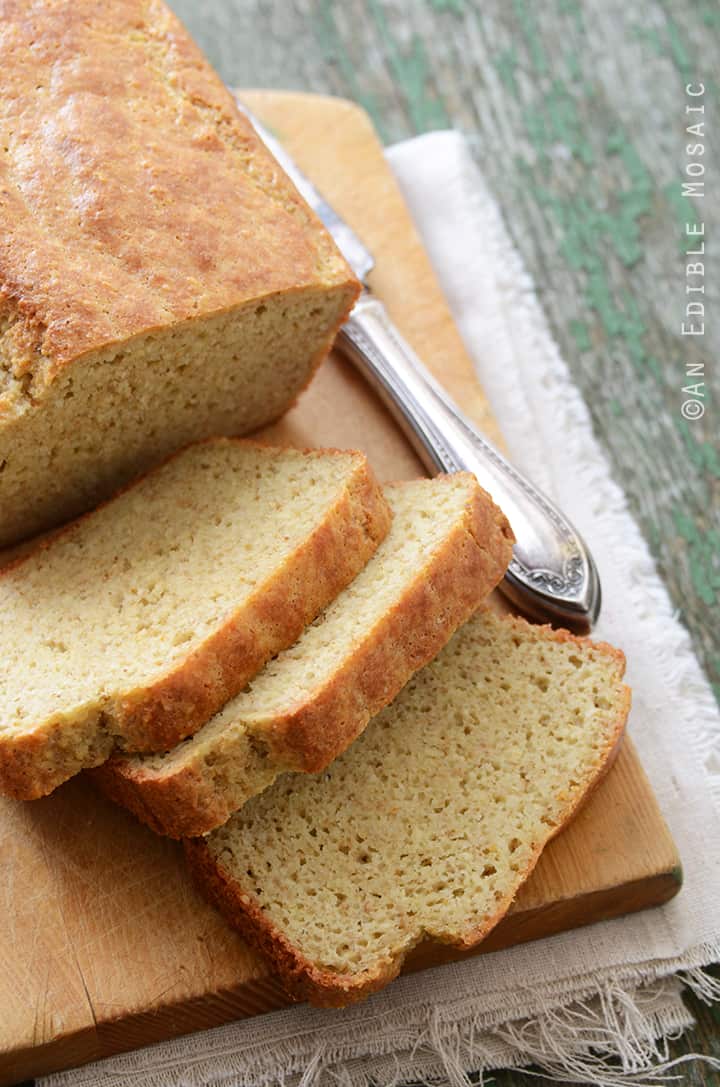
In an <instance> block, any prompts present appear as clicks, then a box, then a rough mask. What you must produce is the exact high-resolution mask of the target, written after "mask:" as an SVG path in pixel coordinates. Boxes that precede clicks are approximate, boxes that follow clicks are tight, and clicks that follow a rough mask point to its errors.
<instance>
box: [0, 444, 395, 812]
mask: <svg viewBox="0 0 720 1087" xmlns="http://www.w3.org/2000/svg"><path fill="white" fill-rule="evenodd" d="M222 440H223V441H237V442H240V444H244V445H258V444H260V443H251V442H245V441H243V440H242V439H222ZM328 455H330V456H332V455H333V451H328ZM356 458H357V464H356V468H355V470H354V472H353V474H352V476H351V477H350V478H349V480H348V484H347V486H346V488H345V490H344V492H343V493H342V495H341V497H340V498H339V499H338V501H337V502H336V503H335V505H334V506H333V508H332V509H331V510H330V511H329V513H328V516H327V517H326V519H325V520H324V521H323V523H322V524H320V525H318V527H317V528H316V529H315V531H314V532H313V533H312V534H311V535H310V536H309V537H308V539H307V540H305V541H304V542H303V544H302V545H301V546H300V547H298V548H297V549H296V550H295V552H293V554H292V555H291V556H289V557H288V559H287V560H286V562H285V563H284V565H283V567H282V568H281V569H280V570H279V571H277V572H276V573H275V574H274V575H273V577H272V578H271V579H269V580H268V582H266V583H265V584H264V585H261V586H259V587H258V589H257V591H256V592H255V593H254V594H253V596H252V597H251V598H250V600H249V601H248V602H247V603H246V604H244V605H243V606H242V607H241V608H239V609H238V610H237V611H236V612H235V614H234V615H232V616H231V618H230V619H228V620H227V621H226V622H225V623H224V624H223V626H222V627H220V628H219V629H218V630H217V631H216V632H215V633H214V634H213V635H212V636H211V637H209V638H208V639H207V640H206V641H205V643H204V644H203V645H202V646H200V647H199V648H198V649H197V650H196V651H195V652H193V653H192V654H190V655H189V656H188V657H187V658H186V659H185V660H184V661H183V662H182V663H180V664H179V665H178V666H177V667H175V668H174V669H173V670H172V671H171V672H169V673H168V674H167V675H166V676H165V677H164V678H163V679H161V680H159V681H158V682H156V683H155V684H153V685H152V686H151V687H148V688H143V689H141V690H138V691H136V692H134V693H133V694H131V695H127V696H125V697H123V698H119V699H117V700H112V701H110V700H107V701H106V702H105V703H103V704H102V705H101V706H100V707H99V708H98V707H94V708H90V709H89V710H88V711H87V712H86V713H85V714H82V713H77V714H76V715H75V718H74V720H73V721H72V722H68V721H67V720H63V719H62V718H58V720H52V721H48V722H43V723H39V726H38V728H37V729H35V730H34V731H25V732H23V733H20V734H19V735H18V734H13V732H12V731H5V732H0V791H2V792H3V793H5V794H6V795H9V796H12V797H15V798H16V799H19V800H30V799H35V798H37V797H38V796H43V795H46V794H47V793H48V792H51V791H52V789H53V788H55V787H56V786H57V785H59V784H60V783H61V782H62V781H65V780H67V778H68V777H71V776H72V774H74V773H77V772H78V771H79V770H81V769H83V768H84V767H92V766H95V765H97V764H98V763H101V762H103V761H104V760H105V759H107V758H108V756H109V754H110V752H111V750H112V748H113V746H114V745H115V744H117V743H118V742H119V743H121V744H122V746H123V748H124V749H125V750H130V751H132V750H135V751H153V750H154V751H158V750H167V749H169V748H171V747H173V746H175V744H177V743H179V742H180V741H181V740H182V739H183V738H184V737H186V736H188V735H190V734H191V733H193V732H195V731H197V729H198V728H200V727H201V726H202V725H203V724H205V723H206V721H207V720H208V719H209V718H210V717H211V716H212V715H213V714H214V713H215V712H216V711H217V710H218V709H220V707H221V706H222V705H223V704H224V703H225V702H226V701H227V700H228V699H229V698H232V697H233V696H234V695H236V694H237V693H238V692H239V691H240V690H241V689H242V688H243V687H244V686H245V684H246V683H247V682H248V680H249V679H250V678H251V677H252V676H253V675H255V673H256V672H257V671H259V669H260V668H261V667H262V666H263V664H264V663H265V662H266V661H267V660H268V659H269V658H270V657H271V656H272V655H273V654H274V653H277V652H279V651H280V650H281V649H283V648H285V647H286V646H288V645H291V644H292V643H293V641H295V640H296V639H297V637H298V636H299V634H300V632H301V631H302V629H303V627H304V626H305V625H306V624H307V623H308V622H310V621H311V620H312V619H313V618H314V617H315V615H317V613H318V612H319V611H321V610H322V608H323V607H324V606H325V605H326V604H328V603H329V602H330V601H331V600H332V599H334V597H335V596H337V594H338V593H339V592H340V591H341V590H342V589H343V588H345V586H346V585H347V584H349V582H350V581H351V580H352V579H353V577H354V576H355V575H356V574H357V573H358V572H359V570H361V569H362V567H363V566H364V565H365V563H366V562H367V561H368V559H369V558H370V556H371V555H372V554H373V552H374V551H375V550H376V548H377V546H378V544H379V543H380V542H381V540H382V539H383V538H384V537H385V535H386V533H387V531H388V529H389V527H390V521H391V513H390V510H389V507H388V505H387V502H386V501H385V498H384V497H383V494H382V491H381V489H380V487H379V485H378V483H377V482H376V480H375V478H374V476H373V474H372V471H371V469H370V467H369V465H368V463H367V460H366V459H365V457H364V456H363V455H362V454H361V453H358V454H356ZM170 459H172V458H170ZM136 482H139V481H136ZM125 489H127V488H125ZM86 516H92V514H89V515H86ZM66 531H68V532H70V531H72V526H70V527H69V528H68V529H67V530H66ZM55 538H57V537H55ZM38 547H39V548H45V547H52V540H51V541H50V542H48V543H45V542H41V543H40V544H39V545H38ZM32 554H33V552H31V553H30V554H29V555H26V556H23V558H21V559H19V560H18V563H22V562H25V561H27V560H28V559H29V558H30V557H31V555H32ZM11 568H15V564H14V565H13V567H11ZM5 574H6V571H2V572H0V577H2V576H4V575H5Z"/></svg>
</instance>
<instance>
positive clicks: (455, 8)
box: [430, 0, 465, 15]
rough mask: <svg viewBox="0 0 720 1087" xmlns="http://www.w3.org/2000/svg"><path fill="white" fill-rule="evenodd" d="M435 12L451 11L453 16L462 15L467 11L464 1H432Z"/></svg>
mask: <svg viewBox="0 0 720 1087" xmlns="http://www.w3.org/2000/svg"><path fill="white" fill-rule="evenodd" d="M430 7H431V8H432V9H433V11H449V12H451V13H452V14H453V15H462V14H463V12H464V10H465V3H464V0H430Z"/></svg>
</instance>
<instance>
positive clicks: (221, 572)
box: [0, 438, 391, 799]
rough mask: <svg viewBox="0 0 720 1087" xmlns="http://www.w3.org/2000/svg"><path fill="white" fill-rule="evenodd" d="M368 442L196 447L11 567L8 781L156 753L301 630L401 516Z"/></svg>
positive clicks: (6, 580) (3, 580) (25, 786)
mask: <svg viewBox="0 0 720 1087" xmlns="http://www.w3.org/2000/svg"><path fill="white" fill-rule="evenodd" d="M390 516H391V515H390V511H389V508H388V506H387V503H386V501H385V499H384V498H383V495H382V492H381V490H380V488H379V486H378V485H377V483H376V482H375V480H374V478H373V476H372V474H371V472H370V469H369V467H368V464H367V461H366V460H365V457H364V456H363V455H362V454H361V453H338V452H324V451H314V452H310V453H301V452H297V451H295V450H283V449H272V448H269V447H263V446H259V445H255V444H253V443H250V442H246V441H242V440H239V439H235V440H233V439H229V438H218V439H214V440H209V441H206V442H201V443H199V444H196V445H193V446H190V447H189V448H188V449H186V450H185V451H184V452H182V453H179V454H177V455H176V456H175V457H173V458H172V459H170V460H169V461H167V462H166V463H165V464H164V465H163V466H161V467H160V468H157V469H155V470H154V471H153V472H151V473H150V474H149V475H147V476H145V477H144V478H142V479H140V480H139V481H138V482H136V483H135V484H133V485H132V486H130V487H128V488H127V489H126V490H125V491H123V492H121V493H120V494H119V495H117V496H116V497H115V498H113V499H112V500H111V501H109V502H107V503H106V504H105V505H104V506H101V507H100V508H99V509H98V510H96V511H95V512H93V513H90V514H86V515H85V516H84V517H82V518H80V520H78V521H76V522H74V523H72V524H71V525H69V526H68V527H67V528H65V529H63V530H61V531H60V533H59V534H56V535H55V536H54V537H53V538H52V539H51V540H49V541H48V542H46V543H44V544H41V545H39V546H38V547H37V548H36V549H35V550H33V551H32V552H30V554H28V555H27V556H26V557H25V558H22V559H19V560H18V561H17V562H16V563H15V564H14V565H12V566H9V567H7V568H6V569H5V570H3V571H2V572H0V656H1V657H2V661H3V668H2V674H1V675H0V791H2V792H5V793H8V794H9V795H11V796H15V797H18V798H20V799H31V798H33V797H37V796H41V795H43V794H45V793H47V792H49V791H51V790H52V789H53V788H54V787H55V786H56V785H58V784H59V783H60V782H62V781H64V780H65V779H66V778H68V777H70V776H71V775H72V774H74V773H76V772H77V771H78V770H80V769H81V768H83V767H88V766H95V765H97V764H98V763H100V762H102V761H104V760H105V759H106V758H108V756H109V755H110V753H111V752H112V750H113V749H114V748H115V747H116V746H120V747H121V748H123V749H125V750H129V751H163V750H167V749H169V748H171V747H173V746H174V745H175V744H177V743H179V741H180V740H181V739H183V737H185V736H188V735H190V734H191V733H192V732H194V731H195V730H196V729H198V728H199V727H200V726H201V725H204V724H205V723H206V722H207V721H208V720H209V718H210V717H211V716H212V715H213V714H214V713H216V712H217V711H218V710H219V709H220V707H221V706H222V705H223V704H224V703H225V702H226V701H227V700H228V699H229V698H232V697H233V696H234V695H236V694H237V693H238V692H239V691H240V690H242V688H243V687H244V686H245V684H246V683H247V682H248V680H249V679H251V678H252V677H253V676H254V675H255V673H256V672H257V671H258V670H259V669H260V668H261V667H262V666H263V665H264V664H265V662H266V661H268V660H269V659H270V658H271V657H272V656H273V655H274V654H275V653H277V652H278V651H279V650H281V649H284V648H285V647H286V646H288V645H290V644H292V643H293V642H294V641H295V640H296V638H297V637H298V636H299V634H300V633H301V631H302V629H303V627H304V626H305V625H306V624H307V623H308V622H310V621H311V620H312V619H314V618H315V616H316V615H317V614H318V612H320V611H321V609H322V608H323V607H325V606H326V605H327V604H328V603H329V602H330V601H331V600H333V599H334V598H335V597H336V596H337V594H338V593H339V592H340V591H341V590H342V589H343V588H344V587H345V586H346V585H347V584H348V583H349V582H350V581H351V580H352V578H353V577H354V576H355V574H357V573H358V571H359V570H360V569H361V568H362V567H363V566H364V564H365V563H366V562H367V560H368V559H369V558H370V556H371V555H372V554H373V552H374V551H375V549H376V548H377V546H378V544H379V543H380V541H381V540H382V538H383V537H384V536H385V534H386V532H387V530H388V528H389V524H390Z"/></svg>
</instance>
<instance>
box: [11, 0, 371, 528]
mask: <svg viewBox="0 0 720 1087" xmlns="http://www.w3.org/2000/svg"><path fill="white" fill-rule="evenodd" d="M357 290H358V285H357V284H356V282H355V280H354V277H353V276H352V274H351V272H350V270H349V269H348V267H347V265H346V264H345V262H344V261H343V259H342V257H341V255H340V254H339V252H338V251H337V249H336V248H335V246H334V243H333V242H332V239H331V238H330V236H329V235H328V234H327V232H326V231H325V230H324V228H323V227H322V225H321V224H320V223H319V221H318V220H317V218H316V217H315V216H314V214H313V213H312V212H311V211H310V209H309V208H308V207H307V205H306V204H305V203H304V201H303V200H302V198H301V197H300V196H299V195H298V193H297V192H296V190H295V189H294V187H293V186H292V184H291V183H290V182H289V180H288V179H287V178H286V177H285V175H284V174H283V173H282V171H281V170H280V169H279V167H278V166H277V164H276V162H275V160H274V159H273V158H272V157H271V156H270V155H269V153H268V152H267V151H266V150H265V148H264V146H263V145H262V143H261V141H260V140H259V139H258V137H257V136H256V135H255V132H254V130H253V129H252V126H251V125H250V124H249V122H248V121H247V120H246V119H245V118H244V117H243V116H242V115H240V114H239V112H238V110H237V108H236V106H235V103H234V101H233V99H232V97H231V95H230V94H229V92H228V91H227V89H226V88H225V87H224V86H223V84H222V82H221V81H220V79H219V78H218V77H217V76H216V75H215V73H214V72H213V71H212V69H211V68H210V66H209V65H208V63H207V62H206V60H205V59H204V57H203V55H202V53H201V52H200V51H199V49H198V48H197V47H196V46H195V45H194V43H193V42H192V41H191V40H190V38H189V36H188V35H187V33H186V32H185V30H184V29H183V27H182V26H181V24H180V23H179V22H178V20H177V19H176V18H175V16H174V15H173V14H172V13H171V11H170V10H169V9H168V8H167V7H166V6H165V5H164V4H163V3H160V2H157V0H115V2H113V3H112V4H97V3H95V2H94V0H55V2H52V3H45V4H40V5H31V6H28V5H27V4H26V3H24V2H23V0H17V2H16V0H8V2H6V3H5V4H4V5H3V17H2V21H1V22H0V546H2V545H4V544H8V543H12V542H14V541H16V540H17V539H19V538H20V537H22V536H24V535H28V534H31V533H33V532H35V531H38V530H40V529H42V528H45V527H47V526H48V525H52V524H55V523H57V522H58V521H60V520H63V519H67V518H69V517H70V516H72V515H74V514H76V513H77V512H80V511H81V510H83V509H87V508H89V507H90V506H91V505H92V504H93V503H95V502H96V501H97V500H98V499H99V498H100V497H102V496H106V495H107V493H108V492H109V489H111V488H112V487H114V486H117V485H118V484H119V483H121V482H123V481H126V480H127V479H129V478H131V477H132V476H133V475H134V474H136V473H137V472H138V471H140V470H141V469H143V468H146V467H147V465H148V464H150V463H152V462H153V460H157V459H159V458H160V457H162V456H165V455H166V454H167V453H169V452H171V451H172V450H174V449H177V448H178V447H180V446H182V445H183V444H186V443H187V442H189V441H192V440H194V439H197V438H199V437H205V436H207V435H208V434H211V433H219V434H232V433H244V432H246V431H248V430H250V429H253V428H256V427H258V426H260V425H261V424H263V423H264V422H267V421H269V420H270V419H273V418H275V417H277V416H278V415H279V414H281V412H282V411H283V410H285V408H286V407H287V406H288V405H289V404H290V403H291V402H292V400H293V399H294V398H295V397H296V396H297V394H298V392H299V391H300V390H301V389H302V388H303V387H304V385H305V384H306V383H307V382H308V380H309V379H310V376H311V374H312V372H313V370H314V368H315V367H316V365H317V364H318V362H319V361H320V359H321V358H322V356H323V355H324V354H325V352H326V351H327V349H328V347H329V345H330V342H331V340H332V336H333V335H334V332H335V331H336V329H337V327H338V324H339V323H340V322H341V321H342V319H343V317H344V316H345V315H346V313H347V311H348V309H349V307H350V305H351V304H352V301H353V299H354V297H355V296H356V293H357Z"/></svg>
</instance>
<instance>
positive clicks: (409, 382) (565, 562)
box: [238, 103, 601, 631]
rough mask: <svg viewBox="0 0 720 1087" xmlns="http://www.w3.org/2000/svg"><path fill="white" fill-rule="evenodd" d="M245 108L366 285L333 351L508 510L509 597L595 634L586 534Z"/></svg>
mask: <svg viewBox="0 0 720 1087" xmlns="http://www.w3.org/2000/svg"><path fill="white" fill-rule="evenodd" d="M238 104H239V105H240V108H241V109H242V110H243V112H244V113H245V114H246V116H247V117H248V118H249V120H250V121H251V122H252V124H253V126H254V127H255V129H256V131H257V133H258V135H259V136H260V138H261V140H262V141H263V143H264V144H265V146H266V147H267V148H268V150H269V151H270V153H271V154H272V155H273V156H274V157H275V158H276V159H277V161H278V163H279V165H280V166H281V167H282V169H283V170H284V171H285V173H286V174H287V175H288V177H289V178H290V179H291V181H292V182H293V184H294V185H295V187H296V188H297V189H298V191H299V192H300V193H301V195H302V196H303V197H304V198H305V200H307V202H308V204H309V205H310V207H311V208H312V209H313V210H314V211H315V213H316V214H317V215H318V217H319V218H320V219H321V220H322V222H323V223H324V224H325V226H326V227H327V229H328V230H329V231H330V233H331V234H332V236H333V238H334V239H335V243H336V245H337V246H338V248H339V249H340V251H341V252H342V254H343V256H344V257H345V259H346V260H347V262H348V264H349V265H350V267H351V268H352V270H353V271H354V273H355V275H356V276H357V277H358V279H359V280H360V281H361V283H362V284H363V291H362V293H361V295H360V297H359V299H358V301H357V302H356V303H355V306H354V307H353V310H352V312H351V314H350V316H349V318H348V320H347V321H346V323H345V324H344V325H343V327H342V328H341V330H340V332H339V334H338V337H337V340H336V346H337V347H339V348H340V349H341V350H342V351H343V352H344V353H345V354H346V355H348V357H349V358H350V359H352V361H353V362H354V363H355V365H356V366H357V368H358V369H359V370H360V372H361V373H362V374H363V375H364V377H365V378H366V379H367V381H368V382H369V383H370V385H372V387H373V388H374V389H375V390H376V391H377V393H378V395H379V396H380V398H381V399H382V401H383V402H384V403H385V405H386V406H387V407H388V409H389V410H390V412H391V413H392V415H393V416H394V417H395V419H396V420H397V422H398V423H399V424H400V426H401V427H402V429H403V431H404V433H405V434H406V435H407V437H408V439H409V440H410V442H411V444H412V446H413V448H414V449H415V450H416V452H417V453H418V455H419V457H420V459H421V460H422V461H423V463H424V464H425V466H426V467H427V468H428V469H429V470H430V472H432V473H436V472H459V471H469V472H472V473H473V474H474V475H475V476H476V478H477V479H478V482H479V483H480V484H481V485H482V486H483V487H484V488H485V490H486V491H488V493H489V494H491V495H492V497H493V499H494V500H495V502H496V503H497V504H498V505H499V506H500V507H501V509H502V510H503V512H504V513H505V515H506V516H507V518H508V520H509V521H510V524H511V525H512V528H513V532H514V533H515V536H516V538H517V543H516V544H515V547H514V550H513V557H512V559H511V561H510V566H509V568H508V571H507V574H506V575H505V578H504V580H503V582H502V583H501V585H500V588H501V589H502V591H503V592H504V593H505V595H506V596H507V597H508V598H509V599H510V600H512V601H513V603H514V604H516V605H517V606H518V607H519V608H520V609H521V610H523V611H525V612H527V613H528V614H530V615H532V616H533V617H534V618H539V619H545V620H551V621H554V622H556V623H557V622H560V623H563V624H564V625H566V626H570V627H572V628H574V629H577V630H580V631H587V630H589V629H590V628H591V627H592V625H593V623H594V622H595V621H596V619H597V617H598V614H599V612H600V599H601V594H600V578H599V576H598V571H597V567H596V566H595V563H594V561H593V559H592V556H591V554H590V552H589V550H588V548H587V546H586V545H585V543H584V541H583V539H582V537H581V536H580V534H579V533H578V532H577V531H576V530H575V529H574V528H573V526H572V525H571V524H570V522H569V521H568V519H567V518H566V517H565V515H564V514H563V513H561V512H560V510H559V509H558V508H557V507H556V506H555V505H554V504H553V503H552V502H551V501H550V499H549V498H546V497H545V495H544V494H542V493H541V492H540V491H539V490H538V489H537V488H536V487H535V486H533V484H532V483H531V482H530V481H529V480H528V479H526V478H525V476H523V475H521V473H520V472H518V470H517V469H516V468H514V467H513V466H512V464H510V463H509V462H508V461H507V460H506V459H505V457H503V456H502V454H501V453H499V452H498V450H497V449H496V448H495V447H494V446H493V445H492V444H491V443H490V442H489V441H488V440H487V439H486V438H484V437H483V436H482V435H481V434H480V432H479V431H478V430H477V428H476V427H475V426H474V424H473V423H472V422H471V421H470V420H469V419H468V418H466V416H464V415H463V414H462V412H461V411H460V410H459V409H458V407H457V405H456V404H455V403H454V402H453V401H452V399H451V398H450V396H449V395H448V394H447V393H446V392H445V390H444V389H443V388H442V387H441V386H440V385H439V384H438V382H437V381H436V380H435V378H434V377H432V375H431V374H430V373H429V372H428V370H427V369H426V368H425V366H424V365H423V364H422V362H421V361H420V359H419V358H418V357H417V355H416V354H415V352H414V351H413V350H412V348H411V347H410V345H409V344H408V343H406V341H405V340H404V338H403V336H402V335H401V334H400V332H399V331H398V329H397V328H396V327H395V325H394V324H393V322H392V321H391V320H390V317H389V316H388V314H387V311H386V309H385V307H384V306H383V304H382V302H380V301H379V299H377V298H375V297H374V295H373V294H372V291H371V290H370V288H369V286H368V282H367V280H368V276H369V274H370V272H371V271H372V269H373V266H374V263H375V262H374V260H373V256H372V253H371V252H370V251H369V250H368V249H367V248H366V247H365V246H364V245H363V243H362V242H361V241H360V239H359V238H358V236H357V234H355V232H354V231H353V230H351V229H350V227H349V226H348V225H347V223H345V222H344V221H343V220H342V219H341V218H340V216H339V215H338V214H337V213H336V212H335V211H333V209H332V208H331V207H330V205H329V204H328V203H327V202H326V201H325V200H324V199H323V198H322V196H321V195H320V193H319V192H318V191H317V189H316V188H315V186H314V185H313V184H312V182H310V181H309V180H308V179H307V178H306V177H305V175H304V174H303V173H302V172H301V171H300V169H299V168H298V167H297V166H296V165H295V163H294V162H293V160H292V158H291V157H290V155H288V153H287V151H285V149H284V148H283V146H282V145H281V144H280V143H279V142H278V140H276V139H275V137H274V136H273V135H272V134H271V133H270V132H268V130H267V129H266V128H265V127H264V126H263V125H262V124H261V123H260V121H258V119H257V118H256V117H254V116H253V114H252V113H251V112H250V111H249V110H248V109H247V107H245V106H243V105H242V103H238Z"/></svg>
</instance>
